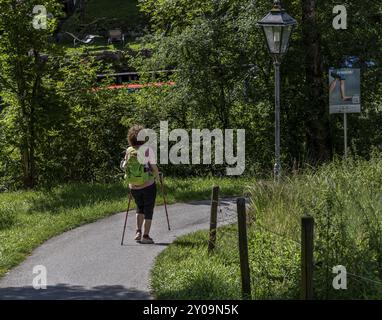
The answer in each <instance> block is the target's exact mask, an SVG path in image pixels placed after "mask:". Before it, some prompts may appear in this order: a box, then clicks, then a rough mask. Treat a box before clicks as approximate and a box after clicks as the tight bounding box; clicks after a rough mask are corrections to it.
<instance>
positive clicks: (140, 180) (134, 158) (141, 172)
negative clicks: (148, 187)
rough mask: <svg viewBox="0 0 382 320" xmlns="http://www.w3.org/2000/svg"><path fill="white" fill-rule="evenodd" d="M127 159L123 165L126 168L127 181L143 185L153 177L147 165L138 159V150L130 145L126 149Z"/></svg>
mask: <svg viewBox="0 0 382 320" xmlns="http://www.w3.org/2000/svg"><path fill="white" fill-rule="evenodd" d="M126 155H127V157H126V158H127V160H125V161H124V163H123V164H122V165H121V167H122V168H124V169H125V181H126V182H127V183H129V184H134V185H142V184H144V183H145V182H147V181H149V180H150V179H151V175H150V172H149V171H148V170H147V169H146V168H145V165H144V164H142V163H140V162H139V161H138V150H137V149H135V148H133V147H129V148H128V149H127V150H126Z"/></svg>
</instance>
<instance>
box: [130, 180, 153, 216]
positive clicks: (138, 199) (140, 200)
mask: <svg viewBox="0 0 382 320" xmlns="http://www.w3.org/2000/svg"><path fill="white" fill-rule="evenodd" d="M131 194H132V195H133V197H134V200H135V203H136V204H137V213H140V214H144V215H145V219H148V220H151V219H152V218H153V213H154V207H155V198H156V196H157V187H156V184H155V183H153V184H152V185H151V186H148V187H146V188H143V189H131Z"/></svg>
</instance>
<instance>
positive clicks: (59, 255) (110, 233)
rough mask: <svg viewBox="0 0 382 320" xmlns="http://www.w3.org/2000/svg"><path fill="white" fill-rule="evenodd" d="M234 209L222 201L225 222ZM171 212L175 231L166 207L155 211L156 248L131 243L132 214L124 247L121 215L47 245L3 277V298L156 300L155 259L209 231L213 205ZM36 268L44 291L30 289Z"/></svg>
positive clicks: (187, 206)
mask: <svg viewBox="0 0 382 320" xmlns="http://www.w3.org/2000/svg"><path fill="white" fill-rule="evenodd" d="M234 205H235V201H234V199H223V200H220V205H219V212H218V219H219V221H222V222H221V224H223V223H229V222H232V221H233V219H235V216H236V213H235V210H234V209H235V207H234ZM168 213H169V218H170V225H171V231H168V229H167V222H166V215H165V210H164V207H163V206H158V207H156V208H155V212H154V218H153V226H152V232H151V237H152V238H153V239H154V241H155V244H152V245H151V244H150V245H147V244H139V243H136V242H135V241H134V240H133V238H134V236H135V234H134V233H135V212H134V211H130V213H129V217H128V225H127V229H126V236H125V243H124V245H123V246H121V234H122V229H123V222H124V218H125V213H123V212H122V213H118V214H115V215H112V216H109V217H107V218H104V219H101V220H98V221H97V222H94V223H90V224H87V225H84V226H81V227H78V228H76V229H73V230H70V231H68V232H65V233H63V234H61V235H59V236H57V237H54V238H52V239H50V240H48V241H46V242H45V243H44V244H42V245H41V246H40V247H38V248H37V249H36V250H34V251H33V252H32V254H31V255H30V256H29V257H28V258H27V259H26V260H25V261H24V262H23V263H21V264H20V265H19V266H17V267H15V268H14V269H12V270H11V271H10V272H9V273H8V274H7V275H5V276H4V277H3V278H2V279H0V299H34V300H40V299H70V300H72V299H86V300H87V299H153V296H152V294H151V291H150V285H149V276H150V270H151V268H152V266H153V264H154V261H155V257H156V256H157V255H158V254H159V253H160V252H161V251H162V250H164V249H165V248H166V247H167V246H168V245H169V244H170V243H171V242H173V241H174V240H175V239H176V238H177V237H179V236H181V235H184V234H187V233H190V232H193V231H196V230H201V229H208V226H209V215H210V202H209V201H195V202H190V203H177V204H173V205H169V206H168ZM206 240H207V239H206ZM36 266H44V267H45V268H46V278H47V287H46V289H39V290H37V289H35V288H34V287H33V285H32V284H33V279H34V278H35V277H36V276H37V274H34V273H33V270H34V268H35V267H36ZM35 271H36V270H35Z"/></svg>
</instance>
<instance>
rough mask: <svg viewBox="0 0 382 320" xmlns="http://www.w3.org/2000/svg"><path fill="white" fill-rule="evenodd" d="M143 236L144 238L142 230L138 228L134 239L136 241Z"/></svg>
mask: <svg viewBox="0 0 382 320" xmlns="http://www.w3.org/2000/svg"><path fill="white" fill-rule="evenodd" d="M141 238H142V231H141V230H137V233H136V234H135V238H134V240H135V241H141Z"/></svg>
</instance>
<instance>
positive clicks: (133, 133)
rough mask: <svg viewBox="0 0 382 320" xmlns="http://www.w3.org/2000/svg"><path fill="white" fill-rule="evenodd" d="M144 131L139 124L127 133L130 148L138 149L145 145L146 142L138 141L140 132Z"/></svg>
mask: <svg viewBox="0 0 382 320" xmlns="http://www.w3.org/2000/svg"><path fill="white" fill-rule="evenodd" d="M143 129H144V128H143V126H141V125H139V124H135V125H133V126H132V127H131V128H130V129H129V132H128V133H127V141H128V142H129V145H130V146H132V147H136V146H141V145H142V144H144V143H145V141H138V139H137V137H138V133H139V131H141V130H143Z"/></svg>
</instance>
